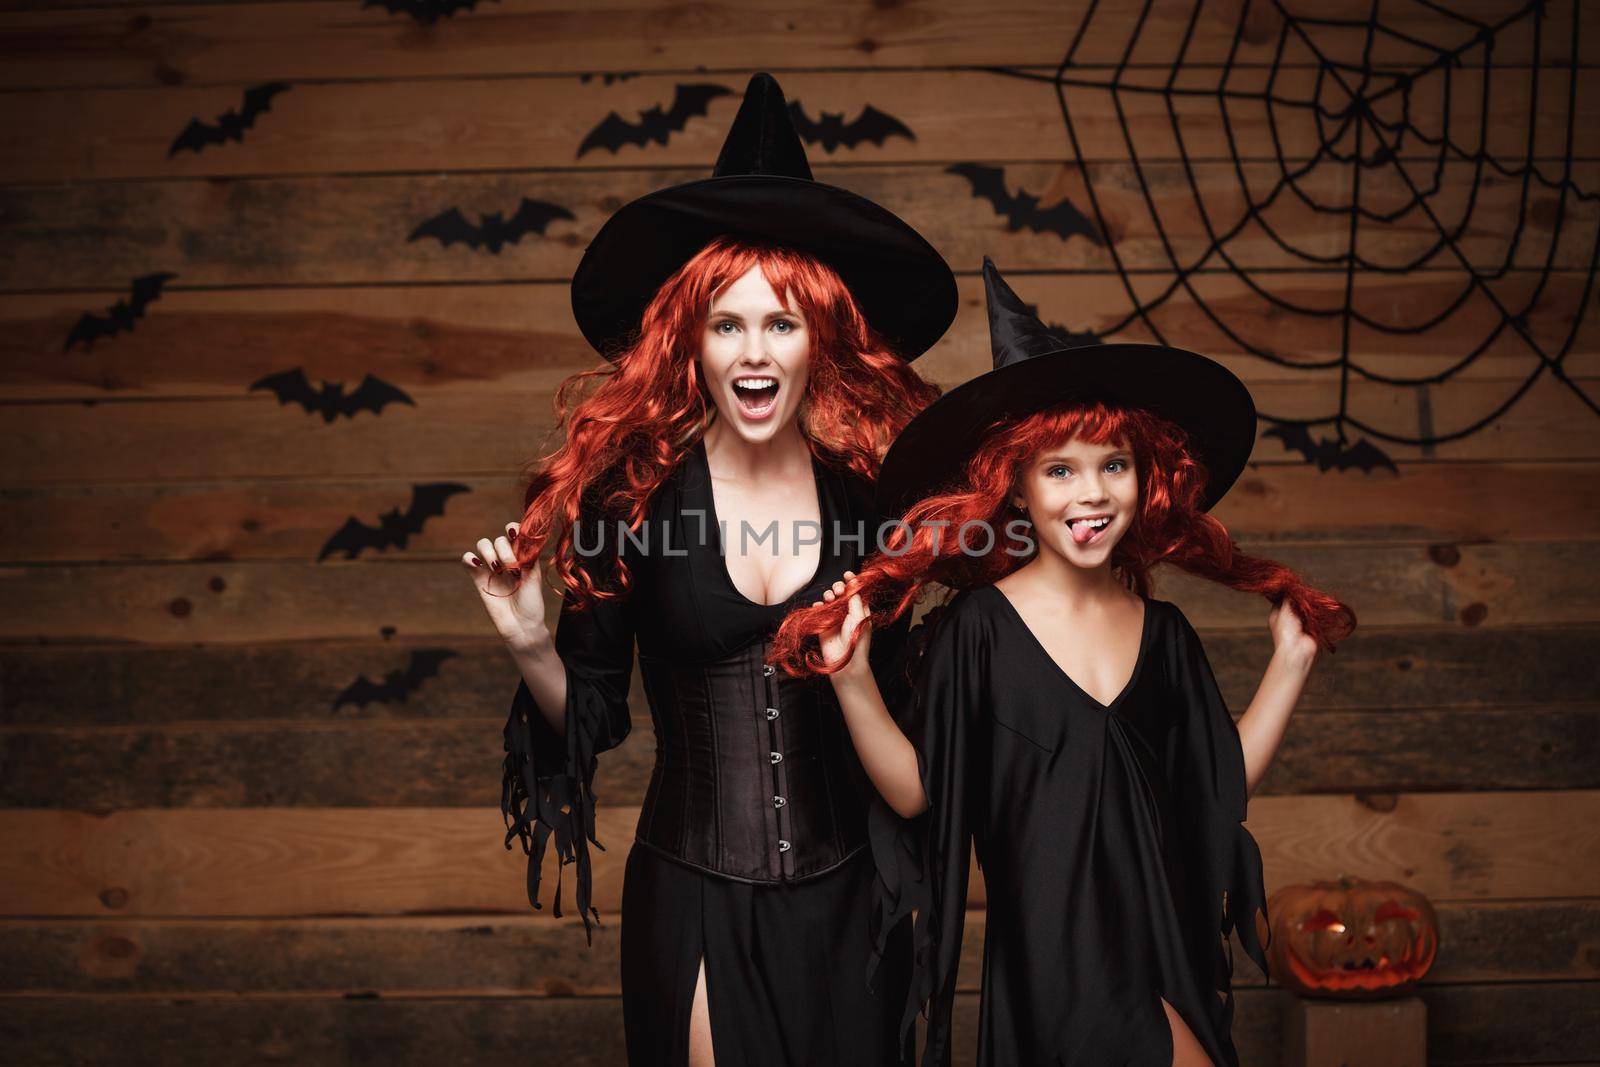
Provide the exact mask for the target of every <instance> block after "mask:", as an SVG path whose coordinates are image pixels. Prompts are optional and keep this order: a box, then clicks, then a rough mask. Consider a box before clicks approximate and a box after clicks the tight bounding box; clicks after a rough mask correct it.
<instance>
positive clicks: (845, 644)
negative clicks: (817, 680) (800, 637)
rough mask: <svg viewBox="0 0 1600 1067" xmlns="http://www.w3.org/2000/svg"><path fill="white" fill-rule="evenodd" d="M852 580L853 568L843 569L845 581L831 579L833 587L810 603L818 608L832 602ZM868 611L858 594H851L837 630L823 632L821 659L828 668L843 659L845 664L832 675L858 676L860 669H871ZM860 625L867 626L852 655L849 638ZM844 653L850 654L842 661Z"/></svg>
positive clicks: (863, 670)
mask: <svg viewBox="0 0 1600 1067" xmlns="http://www.w3.org/2000/svg"><path fill="white" fill-rule="evenodd" d="M854 579H855V572H854V571H845V572H844V580H842V581H837V582H834V583H833V588H831V589H828V590H825V591H824V592H823V594H822V599H821V600H818V601H814V602H813V603H812V605H811V606H812V607H820V606H821V605H823V604H831V603H833V602H834V601H835V600H837V599H839V598H840V597H842V596H844V595H845V590H846V589H847V588H848V586H847V585H846V583H847V582H853V581H854ZM869 614H870V613H869V612H868V611H867V607H866V605H865V604H863V603H862V602H861V594H860V593H851V594H850V603H849V605H848V613H847V614H846V615H845V617H844V621H843V622H842V623H841V624H840V626H839V628H838V629H837V630H833V631H831V632H830V633H825V634H823V635H822V637H821V642H822V658H823V660H824V662H826V663H827V665H828V666H830V667H832V666H834V665H836V664H838V663H841V662H844V666H843V667H840V668H839V670H838V672H837V673H836V674H835V675H834V677H836V678H837V677H838V676H839V675H846V676H849V675H859V674H861V673H862V672H870V671H871V670H872V668H871V666H870V665H869V664H868V663H867V654H868V653H869V652H870V651H871V648H872V624H871V623H870V622H868V621H867V620H868V616H869ZM863 626H865V627H866V628H865V629H863V630H862V631H861V640H860V641H858V642H857V643H856V647H855V652H854V653H853V654H852V653H851V652H850V651H849V649H850V639H851V637H853V636H854V635H855V632H856V630H857V629H860V628H861V627H863ZM846 656H849V660H848V662H845V657H846Z"/></svg>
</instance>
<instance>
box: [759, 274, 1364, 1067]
mask: <svg viewBox="0 0 1600 1067" xmlns="http://www.w3.org/2000/svg"><path fill="white" fill-rule="evenodd" d="M984 274H985V280H986V282H987V283H988V289H989V313H990V331H991V340H992V343H993V347H994V354H995V369H994V370H992V371H990V372H989V373H987V374H985V375H982V376H980V377H979V378H977V379H974V380H973V381H972V382H969V383H967V384H965V385H963V386H961V387H960V388H959V389H957V390H954V391H952V392H951V393H949V394H947V395H946V396H944V397H942V398H941V399H940V400H939V401H938V402H937V403H935V404H934V405H932V406H930V407H929V408H927V409H926V410H924V411H923V412H922V413H921V414H919V415H918V417H917V418H916V419H915V420H913V422H912V423H911V424H910V425H909V426H908V427H907V428H906V429H905V430H904V431H903V432H902V434H901V436H900V438H899V439H898V440H897V441H896V442H895V444H894V447H893V448H892V449H891V451H890V454H889V456H888V458H887V459H886V460H885V465H884V473H883V476H882V479H881V481H880V484H879V490H880V494H881V497H882V499H883V502H884V503H885V505H886V506H889V505H890V504H891V502H893V506H894V508H895V510H898V509H899V507H900V506H903V505H904V504H906V503H908V502H909V503H911V504H912V506H910V508H909V510H908V511H907V512H906V513H905V518H904V522H905V524H906V526H905V527H904V529H905V530H906V531H908V532H907V533H902V534H901V535H900V536H899V537H898V539H897V540H896V541H894V542H891V544H890V545H889V548H888V551H887V552H886V553H885V554H884V555H883V556H882V557H880V558H878V559H876V560H874V561H873V562H872V563H870V564H869V565H868V566H867V568H866V569H865V570H864V571H863V572H862V573H861V574H860V575H859V576H855V575H852V576H850V578H849V579H848V581H849V582H850V585H847V584H846V582H845V581H841V582H839V583H836V585H835V588H834V589H833V590H830V591H829V593H828V594H825V596H824V598H823V603H819V604H816V605H814V606H813V607H812V608H809V609H803V610H801V611H800V612H798V613H797V614H796V615H795V616H792V617H791V618H790V619H789V620H787V621H786V622H785V623H784V626H783V628H782V631H781V632H780V635H779V639H778V641H777V642H776V648H775V653H774V662H776V663H779V664H780V665H782V666H784V667H786V668H790V669H794V670H799V671H802V672H803V673H809V672H812V671H822V672H827V673H830V674H831V677H833V678H834V679H835V684H836V686H837V688H838V689H839V695H840V701H841V704H842V705H843V706H844V710H845V713H846V715H847V717H848V718H849V719H850V729H851V731H852V733H853V734H854V735H855V736H857V737H858V739H859V738H863V737H867V738H872V739H873V740H874V743H872V744H869V745H861V744H860V743H859V741H858V747H859V748H860V749H861V758H862V760H863V763H864V764H865V765H866V769H867V770H868V772H869V773H870V774H871V776H872V779H873V781H874V783H875V784H876V785H877V787H878V789H879V791H880V793H881V794H882V795H883V797H884V799H885V801H886V802H887V804H888V806H889V808H891V809H892V810H885V809H883V808H878V809H875V813H874V814H875V818H874V823H873V825H874V830H873V848H874V852H875V853H876V854H877V857H878V859H879V862H880V865H881V869H882V872H883V884H882V887H881V889H882V895H881V901H882V904H883V922H884V923H885V924H886V925H885V927H884V928H881V929H880V933H883V932H884V931H885V930H886V929H887V928H888V927H890V926H893V925H895V924H896V923H897V921H898V920H899V919H900V918H902V917H904V916H905V915H908V914H909V913H910V912H911V910H912V909H913V908H916V909H918V915H917V918H916V928H917V935H916V941H917V948H916V951H917V963H918V967H919V976H918V982H917V985H916V993H915V997H914V999H913V1001H912V1003H911V1005H910V1009H914V1007H915V1006H916V1004H917V1003H918V1002H920V1001H922V1000H928V999H931V1000H932V1004H931V1005H930V1007H929V1026H928V1033H929V1041H928V1046H927V1049H926V1051H925V1053H924V1063H925V1064H928V1065H930V1067H936V1065H939V1064H942V1063H945V1062H948V1058H949V1055H950V1046H949V1035H950V1011H951V1003H952V997H953V993H954V989H955V978H956V961H957V959H958V958H959V954H960V946H961V935H962V923H963V920H964V918H965V907H966V888H967V874H968V866H967V857H968V854H969V850H970V849H971V848H972V846H973V845H974V844H976V847H977V852H978V856H979V859H980V862H981V863H982V864H983V870H984V874H985V881H986V885H987V909H988V910H987V916H988V921H987V923H986V932H985V944H984V956H983V961H984V962H983V997H982V1005H981V1008H980V1017H979V1051H978V1062H979V1063H980V1064H994V1065H1001V1064H1014V1063H1072V1064H1084V1065H1089V1064H1094V1065H1102V1064H1103V1065H1106V1067H1110V1065H1113V1064H1115V1065H1136V1067H1169V1065H1177V1067H1190V1065H1202V1064H1204V1065H1210V1064H1228V1065H1232V1067H1236V1065H1237V1063H1238V1056H1237V1053H1236V1052H1235V1050H1234V1047H1233V1043H1232V1038H1231V1032H1230V1031H1231V1022H1232V1006H1233V1002H1232V992H1231V987H1230V972H1231V963H1230V961H1229V960H1228V958H1227V956H1226V954H1225V944H1226V942H1225V938H1226V936H1227V934H1228V932H1229V931H1230V929H1235V928H1236V929H1237V930H1238V933H1239V936H1240V939H1241V941H1242V943H1243V944H1244V946H1245V948H1246V950H1247V951H1249V953H1250V954H1251V956H1252V958H1254V959H1255V960H1256V962H1257V963H1258V964H1259V965H1260V966H1261V967H1262V969H1263V970H1264V969H1265V968H1266V961H1265V958H1264V955H1263V953H1262V950H1261V946H1260V944H1259V942H1258V940H1257V931H1256V927H1255V912H1256V910H1257V909H1258V908H1264V907H1265V894H1264V891H1263V886H1262V880H1261V858H1260V854H1259V851H1258V850H1257V848H1256V844H1255V841H1254V840H1253V839H1252V838H1251V836H1250V834H1249V832H1248V831H1247V830H1246V829H1245V828H1244V827H1243V826H1242V825H1241V823H1242V821H1243V819H1244V817H1245V803H1246V797H1247V796H1248V794H1249V791H1250V790H1252V789H1253V788H1254V787H1255V784H1256V783H1257V782H1259V781H1260V779H1261V777H1262V775H1263V774H1264V773H1265V771H1266V767H1267V764H1268V763H1269V762H1270V761H1271V759H1272V756H1273V753H1274V752H1275V750H1276V747H1277V745H1278V743H1279V741H1280V739H1281V737H1282V735H1283V731H1284V729H1285V727H1286V725H1287V722H1288V718H1289V715H1290V713H1291V712H1292V710H1293V707H1294V703H1295V701H1296V699H1297V698H1298V696H1299V693H1300V690H1301V687H1302V685H1303V684H1304V681H1305V678H1306V675H1307V673H1308V672H1309V671H1310V668H1311V663H1312V659H1313V658H1314V655H1315V653H1316V650H1317V648H1318V646H1319V645H1324V646H1327V647H1331V646H1332V643H1333V642H1334V641H1335V640H1336V639H1338V638H1339V637H1342V636H1343V635H1344V634H1347V633H1349V632H1350V630H1351V629H1352V628H1353V626H1354V623H1355V619H1354V615H1353V613H1352V612H1350V610H1349V609H1348V608H1347V607H1346V606H1345V605H1343V604H1341V603H1340V602H1339V601H1337V600H1336V599H1334V598H1332V597H1330V596H1328V595H1326V594H1324V593H1321V592H1318V591H1317V590H1315V589H1313V588H1311V587H1310V586H1309V585H1308V584H1307V583H1306V582H1304V581H1303V580H1302V579H1301V578H1299V576H1297V575H1295V574H1294V573H1293V572H1291V571H1290V570H1288V569H1287V568H1285V567H1283V566H1281V565H1279V564H1276V563H1274V562H1272V561H1271V560H1265V559H1260V558H1256V557H1252V556H1248V555H1245V554H1244V553H1242V552H1239V551H1238V550H1237V549H1236V547H1235V546H1234V545H1233V544H1232V542H1231V540H1230V539H1229V537H1228V535H1227V531H1226V530H1225V529H1224V528H1223V527H1222V526H1221V524H1220V523H1218V522H1217V520H1216V519H1214V518H1211V517H1210V516H1208V515H1206V514H1205V512H1206V510H1207V509H1209V508H1210V507H1211V506H1212V505H1213V504H1215V503H1216V501H1217V500H1218V499H1219V498H1220V497H1221V496H1222V494H1223V493H1225V492H1226V491H1227V489H1228V487H1229V486H1230V485H1231V484H1232V483H1233V481H1234V480H1235V479H1236V478H1237V477H1238V475H1239V472H1240V471H1241V470H1242V469H1243V467H1244V462H1245V459H1246V458H1247V457H1248V456H1249V453H1250V446H1251V444H1252V443H1253V440H1254V433H1255V409H1254V405H1253V404H1252V402H1251V400H1250V395H1249V393H1248V392H1247V391H1246V390H1245V387H1244V385H1243V384H1242V383H1241V382H1239V381H1238V379H1237V378H1235V377H1234V376H1233V375H1232V374H1230V373H1229V372H1228V371H1227V370H1226V369H1225V368H1223V367H1221V366H1220V365H1218V364H1216V363H1213V362H1212V361H1210V360H1208V359H1206V358H1204V357H1203V356H1198V355H1195V354H1194V353H1190V352H1183V351H1180V350H1177V349H1170V348H1163V347H1159V346H1154V345H1100V346H1090V347H1082V348H1070V347H1068V345H1067V344H1066V343H1065V342H1064V341H1063V340H1062V339H1060V338H1058V337H1056V336H1054V335H1053V334H1052V333H1051V332H1050V331H1048V330H1047V329H1046V328H1045V327H1044V326H1043V325H1042V324H1040V323H1039V321H1038V320H1037V319H1036V318H1035V317H1034V316H1033V314H1032V313H1031V312H1030V311H1028V309H1027V308H1026V306H1025V305H1023V304H1022V302H1021V301H1020V300H1018V299H1017V297H1016V295H1015V294H1014V293H1012V292H1011V290H1010V288H1009V287H1007V286H1006V284H1005V282H1004V281H1003V280H1002V279H1001V278H1000V276H999V272H998V271H996V270H995V269H994V265H993V264H992V263H989V262H988V261H987V260H986V261H985V264H984ZM1002 524H1003V525H1004V527H1005V528H1004V529H1003V530H1002V529H999V527H1001V526H1002ZM1162 562H1169V563H1172V564H1175V565H1176V566H1178V567H1180V568H1182V569H1184V570H1186V571H1189V572H1190V573H1193V574H1196V575H1199V576H1202V577H1205V578H1208V579H1211V580H1213V581H1218V582H1222V583H1224V584H1226V585H1229V586H1231V587H1233V588H1236V589H1241V590H1246V591H1251V592H1256V593H1260V594H1262V595H1263V596H1266V597H1267V598H1268V599H1270V600H1272V601H1273V602H1274V604H1275V607H1274V609H1273V611H1272V613H1271V615H1270V626H1271V630H1272V637H1273V643H1274V655H1273V658H1272V661H1271V663H1270V665H1269V667H1268V669H1267V672H1266V674H1265V675H1264V677H1263V680H1262V683H1261V686H1260V687H1259V689H1258V690H1257V693H1256V697H1255V699H1254V700H1253V701H1252V702H1251V706H1250V709H1249V710H1248V711H1246V713H1245V716H1244V718H1243V719H1241V722H1240V725H1239V726H1238V727H1237V728H1236V727H1235V725H1234V722H1233V719H1232V718H1231V716H1230V715H1229V713H1228V709H1227V707H1226V706H1225V705H1224V703H1223V701H1222V697H1221V695H1220V693H1219V692H1218V689H1217V686H1216V682H1215V680H1214V678H1213V677H1212V673H1211V669H1210V665H1209V664H1208V663H1207V661H1206V658H1205V652H1204V650H1203V648H1202V646H1201V644H1200V640H1199V637H1198V635H1197V634H1196V633H1195V631H1194V629H1193V627H1192V626H1190V624H1189V622H1188V620H1187V619H1186V618H1184V616H1183V613H1182V612H1181V611H1180V610H1179V609H1178V606H1177V605H1176V604H1172V603H1170V602H1168V601H1164V600H1157V599H1154V598H1152V597H1150V596H1148V591H1149V588H1150V582H1149V572H1150V570H1151V568H1153V567H1154V566H1155V565H1157V564H1159V563H1162ZM930 579H937V580H940V581H944V582H946V583H947V584H950V585H952V586H954V587H957V588H959V589H960V592H959V593H958V594H957V595H956V596H955V598H954V599H953V600H951V602H950V603H949V604H948V605H946V606H945V607H944V608H942V609H941V612H942V617H941V618H940V619H939V620H938V622H937V624H935V625H934V626H932V627H930V628H927V629H931V634H929V635H927V636H928V647H927V651H926V653H924V655H923V657H922V662H921V669H920V671H919V672H918V675H917V679H916V685H915V692H914V698H913V699H910V700H907V701H904V702H903V703H901V702H898V701H896V703H897V704H900V706H899V707H898V709H897V710H899V711H900V723H901V726H902V727H903V730H904V733H903V734H902V733H900V732H899V730H897V729H896V728H895V726H894V724H893V723H892V721H891V720H890V719H889V713H888V711H887V710H886V708H885V704H884V702H883V700H882V699H881V697H880V696H879V695H878V686H877V682H876V681H875V679H874V678H873V677H872V676H871V674H870V673H866V672H864V671H862V670H861V664H860V663H858V662H857V659H856V656H857V655H859V651H860V647H859V644H857V647H856V650H855V652H854V653H852V651H851V648H850V646H851V644H852V642H860V641H861V640H864V639H865V632H864V631H865V628H864V627H863V626H862V623H863V622H865V621H866V619H867V608H866V605H867V604H872V605H875V606H876V607H877V609H878V610H877V611H876V612H874V617H875V618H876V619H877V621H878V622H879V623H880V624H892V623H894V621H895V620H896V619H897V618H898V617H899V616H900V615H901V614H902V613H903V612H904V611H905V610H906V608H907V607H908V605H909V604H910V603H911V601H912V599H913V598H914V596H915V594H916V592H917V590H918V589H919V588H921V586H922V585H923V584H924V583H925V582H927V581H928V580H930ZM810 638H820V639H821V640H820V642H819V643H818V645H817V646H816V647H811V646H809V644H808V640H809V639H810ZM869 647H870V644H869ZM891 699H892V698H891ZM1241 738H1243V740H1241ZM878 816H881V818H879V817H878ZM912 1018H913V1016H912V1013H911V1010H909V1009H908V1012H907V1015H906V1019H905V1024H906V1025H907V1026H909V1024H910V1022H911V1021H912Z"/></svg>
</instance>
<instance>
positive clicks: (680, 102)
mask: <svg viewBox="0 0 1600 1067" xmlns="http://www.w3.org/2000/svg"><path fill="white" fill-rule="evenodd" d="M732 95H733V90H732V89H729V88H728V87H727V86H725V85H679V86H677V87H675V89H674V90H673V94H672V107H670V108H669V109H667V110H666V111H663V110H661V105H660V104H657V105H656V106H655V107H652V108H651V109H650V110H648V111H641V112H639V121H638V122H629V121H628V120H627V119H625V118H623V117H622V116H621V115H618V114H617V113H616V112H615V111H613V112H612V113H611V114H609V115H607V116H606V117H605V118H604V119H602V120H601V121H600V124H599V125H598V126H596V127H595V128H594V129H592V130H590V131H589V135H588V136H587V137H585V138H584V139H583V143H582V144H581V145H579V146H578V155H579V157H582V155H583V154H584V153H585V152H588V151H589V150H591V149H594V148H609V149H610V150H611V151H612V152H613V153H616V152H617V151H618V150H619V149H621V148H622V146H623V145H625V144H635V145H639V146H640V147H643V146H644V145H647V144H650V143H651V142H652V141H653V142H655V143H656V144H666V143H667V138H668V136H670V135H671V134H674V133H677V132H679V131H680V130H682V129H683V128H684V126H685V125H687V124H688V122H689V120H690V119H692V118H696V117H699V116H702V115H704V114H705V113H706V111H707V109H708V108H709V107H710V105H711V101H713V100H715V99H716V98H717V97H719V96H732Z"/></svg>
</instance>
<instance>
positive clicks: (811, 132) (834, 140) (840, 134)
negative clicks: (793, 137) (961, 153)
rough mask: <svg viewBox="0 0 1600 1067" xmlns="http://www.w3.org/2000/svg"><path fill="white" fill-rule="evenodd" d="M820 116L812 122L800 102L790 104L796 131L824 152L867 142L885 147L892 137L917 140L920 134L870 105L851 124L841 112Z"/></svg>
mask: <svg viewBox="0 0 1600 1067" xmlns="http://www.w3.org/2000/svg"><path fill="white" fill-rule="evenodd" d="M820 114H821V115H822V118H820V119H818V120H817V121H815V122H813V121H812V120H811V118H810V117H809V116H808V115H806V113H805V110H804V109H803V108H801V106H800V101H798V100H791V101H789V118H790V120H791V121H793V122H794V128H795V132H796V133H798V134H799V135H800V137H801V138H802V139H803V140H804V141H805V142H806V143H807V144H820V145H821V146H822V150H823V151H824V152H830V153H831V152H832V151H833V150H834V149H835V148H838V147H839V146H840V145H844V146H845V147H846V148H854V147H855V146H856V145H858V144H861V143H862V142H864V141H871V142H872V143H873V144H875V145H882V144H883V142H885V141H887V140H888V139H889V138H891V137H904V138H905V139H906V140H908V141H915V140H916V139H917V135H916V134H914V133H912V132H911V129H910V127H908V126H907V125H906V124H905V123H903V122H901V121H900V120H899V119H897V118H895V117H894V116H893V115H887V114H884V113H883V112H882V111H879V110H878V109H877V108H875V107H873V106H872V105H871V104H868V105H866V106H865V107H864V108H862V109H861V114H859V115H857V116H856V117H855V119H854V121H851V122H848V123H847V122H845V121H844V112H842V111H841V112H839V113H837V114H835V113H834V112H832V111H823V112H821V113H820Z"/></svg>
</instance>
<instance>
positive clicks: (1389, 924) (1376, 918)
mask: <svg viewBox="0 0 1600 1067" xmlns="http://www.w3.org/2000/svg"><path fill="white" fill-rule="evenodd" d="M1267 914H1268V915H1269V916H1271V921H1272V937H1271V941H1270V948H1269V950H1268V953H1267V963H1268V965H1269V966H1270V967H1271V969H1272V977H1274V978H1276V979H1277V980H1278V981H1279V982H1280V983H1281V984H1282V985H1284V986H1285V987H1286V988H1288V989H1292V990H1294V991H1295V992H1297V993H1300V994H1302V995H1305V996H1310V997H1340V998H1351V999H1366V998H1376V997H1389V996H1396V995H1398V994H1400V993H1403V992H1405V991H1406V990H1408V989H1410V988H1411V986H1412V985H1414V984H1416V982H1417V980H1418V979H1420V978H1421V977H1422V976H1423V975H1425V974H1427V973H1428V968H1429V967H1431V966H1433V960H1434V957H1435V956H1436V955H1437V954H1438V952H1439V919H1438V916H1437V915H1435V914H1434V911H1433V905H1432V904H1429V903H1428V898H1427V897H1425V896H1423V895H1422V894H1421V893H1418V892H1416V891H1415V890H1412V889H1407V888H1406V887H1405V886H1403V885H1399V884H1398V883H1395V882H1369V881H1366V880H1365V879H1361V878H1340V879H1339V880H1338V881H1337V882H1317V883H1315V884H1313V885H1292V886H1285V887H1284V888H1282V889H1280V890H1278V891H1277V892H1276V893H1274V894H1272V899H1271V900H1270V901H1268V902H1267ZM1257 923H1258V924H1259V923H1260V917H1259V916H1258V917H1257Z"/></svg>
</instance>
